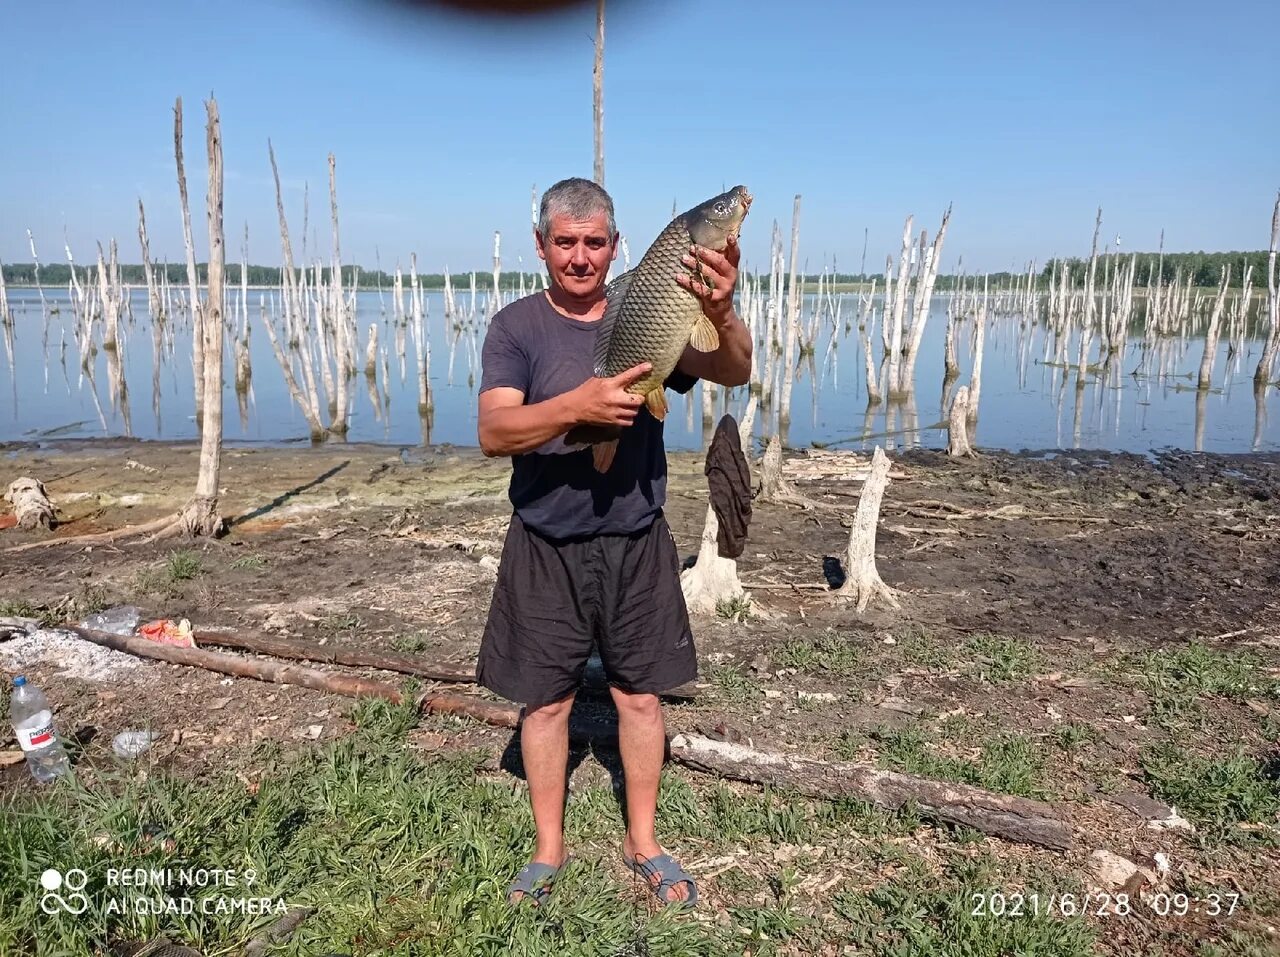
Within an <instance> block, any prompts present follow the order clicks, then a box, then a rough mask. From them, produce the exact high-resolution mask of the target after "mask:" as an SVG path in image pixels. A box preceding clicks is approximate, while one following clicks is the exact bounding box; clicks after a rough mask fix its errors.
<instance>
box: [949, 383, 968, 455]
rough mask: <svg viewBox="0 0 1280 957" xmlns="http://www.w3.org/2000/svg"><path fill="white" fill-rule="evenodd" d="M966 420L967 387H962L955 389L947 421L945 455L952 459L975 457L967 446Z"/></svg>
mask: <svg viewBox="0 0 1280 957" xmlns="http://www.w3.org/2000/svg"><path fill="white" fill-rule="evenodd" d="M968 419H969V387H968V386H964V385H962V386H961V387H960V388H958V389H956V397H955V398H954V399H953V400H952V401H951V416H950V418H949V419H948V420H947V455H949V456H950V457H951V458H953V459H961V458H973V457H975V453H974V451H973V449H972V447H970V445H969V432H968V427H967V422H968Z"/></svg>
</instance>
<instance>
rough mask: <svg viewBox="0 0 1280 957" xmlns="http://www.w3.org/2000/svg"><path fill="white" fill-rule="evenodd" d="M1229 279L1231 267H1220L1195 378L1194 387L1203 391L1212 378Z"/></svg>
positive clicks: (1207, 387) (1206, 388)
mask: <svg viewBox="0 0 1280 957" xmlns="http://www.w3.org/2000/svg"><path fill="white" fill-rule="evenodd" d="M1230 280H1231V267H1230V266H1229V265H1227V266H1223V267H1222V282H1221V284H1220V285H1219V286H1218V297H1217V298H1216V299H1215V300H1214V301H1213V312H1212V313H1211V314H1210V316H1209V328H1208V329H1206V330H1205V333H1204V354H1203V355H1202V356H1201V357H1200V375H1199V377H1198V378H1197V380H1196V388H1197V389H1198V390H1199V391H1201V392H1205V391H1207V390H1208V389H1209V386H1210V385H1211V383H1212V380H1213V360H1214V359H1215V358H1217V354H1218V332H1219V329H1220V328H1221V326H1222V311H1223V308H1224V307H1225V306H1226V302H1227V283H1228V282H1230Z"/></svg>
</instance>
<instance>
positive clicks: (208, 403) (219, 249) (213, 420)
mask: <svg viewBox="0 0 1280 957" xmlns="http://www.w3.org/2000/svg"><path fill="white" fill-rule="evenodd" d="M205 110H206V112H207V113H208V125H207V127H206V130H205V142H206V145H207V147H208V151H209V193H208V197H207V199H206V204H207V207H208V208H207V215H208V219H209V282H208V290H207V298H206V299H205V303H204V309H202V310H201V311H200V312H201V322H200V323H199V324H198V325H197V333H198V334H197V336H196V338H197V340H198V341H199V342H201V352H202V353H203V356H202V362H201V366H202V368H203V370H204V415H203V416H202V417H201V420H200V474H199V475H198V476H197V477H196V491H195V495H193V496H192V498H191V501H189V502H188V503H187V505H186V507H185V508H184V509H183V510H182V514H181V515H180V516H179V522H180V524H181V526H182V530H183V531H185V532H186V533H187V534H188V535H200V536H206V535H218V534H220V533H221V532H222V529H223V521H222V515H221V514H220V513H219V512H218V471H219V467H220V465H221V461H222V302H223V292H222V279H223V272H224V268H225V264H226V248H225V244H224V238H223V230H222V127H221V125H220V124H219V121H218V102H217V100H214V99H212V98H210V99H209V100H208V101H206V103H205Z"/></svg>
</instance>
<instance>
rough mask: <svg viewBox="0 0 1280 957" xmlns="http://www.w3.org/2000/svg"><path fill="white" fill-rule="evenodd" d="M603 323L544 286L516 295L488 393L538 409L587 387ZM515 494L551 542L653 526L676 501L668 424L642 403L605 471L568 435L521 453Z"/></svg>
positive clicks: (493, 342) (503, 322)
mask: <svg viewBox="0 0 1280 957" xmlns="http://www.w3.org/2000/svg"><path fill="white" fill-rule="evenodd" d="M599 325H600V324H599V323H598V322H583V321H581V320H578V319H570V318H568V317H567V316H562V315H561V314H560V313H558V312H557V311H556V310H555V309H554V308H553V307H552V305H551V303H549V302H548V301H547V297H546V295H545V294H544V293H541V292H538V293H534V294H533V295H532V296H526V297H525V298H523V299H518V300H516V301H515V302H513V303H511V305H509V306H507V307H506V308H504V309H502V310H500V311H499V312H498V314H497V315H495V316H494V317H493V320H492V321H491V322H490V324H489V331H488V333H487V334H486V335H485V339H484V353H483V356H482V359H481V374H480V391H481V392H485V391H487V390H489V389H496V388H500V387H507V388H511V389H519V390H520V391H521V392H523V393H524V401H525V404H526V405H534V404H536V403H538V402H543V401H545V400H547V399H550V398H552V397H554V396H557V395H559V394H560V393H562V392H568V391H569V390H570V389H575V388H577V387H578V386H580V385H582V383H584V382H586V381H587V379H589V378H591V376H592V355H593V353H594V347H595V339H596V330H597V329H598V328H599ZM696 381H697V380H696V379H694V378H693V377H691V376H687V375H685V374H684V373H682V372H679V371H677V372H673V373H672V374H671V376H670V377H669V378H668V379H667V385H668V386H669V387H670V388H672V389H675V390H676V391H678V392H688V391H689V390H690V389H692V388H693V386H694V383H695V382H696ZM510 496H511V504H512V505H514V506H515V510H516V512H517V514H519V516H520V519H521V520H522V521H523V522H524V524H525V525H527V526H528V527H529V528H532V529H533V530H534V531H536V532H538V533H540V534H542V535H544V536H546V537H548V538H556V539H564V538H582V537H585V536H589V535H600V534H617V535H629V534H631V533H632V532H638V531H640V530H641V529H644V528H647V527H648V526H649V525H650V524H651V523H652V522H653V520H654V518H655V517H656V516H657V514H658V512H659V511H661V509H662V506H663V504H664V503H665V502H666V499H667V455H666V449H665V448H664V446H663V444H662V423H661V422H659V421H658V420H657V419H655V418H654V417H653V416H652V415H650V414H649V410H648V409H646V408H644V407H643V406H641V408H640V411H639V413H638V414H637V415H636V419H635V422H634V423H633V424H632V425H630V426H628V427H626V428H624V429H623V430H622V438H621V439H620V440H619V441H618V451H617V455H616V456H615V458H614V463H613V467H612V468H610V469H609V471H608V472H606V473H604V474H601V473H599V472H597V471H596V469H595V466H594V465H593V464H592V462H591V449H590V448H589V447H584V446H566V445H565V442H564V436H557V437H556V438H554V439H552V440H551V441H550V442H547V443H546V444H544V445H542V446H540V447H539V448H536V449H534V450H533V451H532V452H525V453H522V454H520V455H515V456H513V457H512V473H511V490H510Z"/></svg>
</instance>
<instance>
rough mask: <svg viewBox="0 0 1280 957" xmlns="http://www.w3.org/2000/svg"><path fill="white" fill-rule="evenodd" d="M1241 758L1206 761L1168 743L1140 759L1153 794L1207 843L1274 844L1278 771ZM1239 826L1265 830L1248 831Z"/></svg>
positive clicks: (1278, 821) (1279, 804)
mask: <svg viewBox="0 0 1280 957" xmlns="http://www.w3.org/2000/svg"><path fill="white" fill-rule="evenodd" d="M1275 764H1276V761H1275V760H1274V759H1273V760H1272V761H1270V762H1265V761H1260V760H1258V759H1256V758H1253V757H1250V756H1249V755H1246V754H1243V753H1237V754H1234V755H1232V756H1229V757H1225V758H1205V757H1200V756H1198V755H1195V754H1192V753H1189V752H1188V750H1187V749H1186V748H1185V747H1182V746H1179V745H1178V744H1175V743H1173V742H1169V743H1166V744H1163V745H1160V746H1158V747H1154V748H1150V749H1148V750H1147V751H1146V752H1145V753H1144V754H1143V755H1142V769H1143V771H1144V772H1145V774H1146V777H1147V783H1148V784H1149V785H1150V787H1151V792H1152V793H1153V794H1154V795H1155V796H1156V797H1158V798H1160V799H1161V800H1162V801H1166V802H1168V803H1169V804H1171V805H1173V806H1174V807H1176V808H1177V809H1178V811H1179V812H1180V813H1181V814H1182V815H1183V816H1185V817H1186V818H1187V819H1188V820H1190V821H1191V822H1192V823H1193V824H1195V825H1196V826H1197V827H1198V828H1200V830H1201V833H1202V835H1203V836H1204V837H1205V838H1207V839H1208V840H1210V841H1223V842H1229V843H1246V842H1251V841H1255V840H1261V841H1264V842H1267V843H1276V842H1277V840H1276V831H1275V829H1276V827H1277V826H1278V825H1280V780H1278V773H1280V769H1277V767H1276V766H1275ZM1242 824H1246V825H1247V824H1266V825H1269V829H1266V830H1251V829H1248V828H1242V827H1241V826H1240V825H1242Z"/></svg>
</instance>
